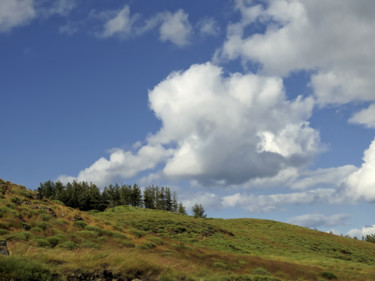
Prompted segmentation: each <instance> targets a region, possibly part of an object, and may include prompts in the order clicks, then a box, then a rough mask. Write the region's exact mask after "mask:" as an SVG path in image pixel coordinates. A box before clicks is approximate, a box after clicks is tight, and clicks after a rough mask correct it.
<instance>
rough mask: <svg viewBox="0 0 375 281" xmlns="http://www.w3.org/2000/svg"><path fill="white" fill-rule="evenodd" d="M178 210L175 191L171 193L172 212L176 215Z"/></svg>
mask: <svg viewBox="0 0 375 281" xmlns="http://www.w3.org/2000/svg"><path fill="white" fill-rule="evenodd" d="M177 209H178V203H177V194H176V191H173V196H172V210H171V211H172V212H173V213H177Z"/></svg>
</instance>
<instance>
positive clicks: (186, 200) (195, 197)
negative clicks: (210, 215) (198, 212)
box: [181, 192, 220, 212]
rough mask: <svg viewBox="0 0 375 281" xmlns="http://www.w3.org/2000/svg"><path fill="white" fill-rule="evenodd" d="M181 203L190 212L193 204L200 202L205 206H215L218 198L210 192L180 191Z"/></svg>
mask: <svg viewBox="0 0 375 281" xmlns="http://www.w3.org/2000/svg"><path fill="white" fill-rule="evenodd" d="M181 201H182V204H183V205H184V206H185V208H186V210H187V211H188V212H190V210H191V208H192V207H193V206H194V205H195V204H202V205H203V206H204V207H205V208H215V209H216V208H217V207H218V205H219V204H218V202H220V198H218V196H217V195H216V194H214V193H211V192H195V193H191V192H190V193H182V196H181Z"/></svg>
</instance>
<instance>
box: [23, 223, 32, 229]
mask: <svg viewBox="0 0 375 281" xmlns="http://www.w3.org/2000/svg"><path fill="white" fill-rule="evenodd" d="M22 228H23V229H25V230H30V229H31V226H30V225H29V224H28V223H25V222H23V223H22Z"/></svg>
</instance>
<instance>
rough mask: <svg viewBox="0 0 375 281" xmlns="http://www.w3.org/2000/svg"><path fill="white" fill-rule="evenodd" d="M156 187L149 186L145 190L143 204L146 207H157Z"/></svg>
mask: <svg viewBox="0 0 375 281" xmlns="http://www.w3.org/2000/svg"><path fill="white" fill-rule="evenodd" d="M155 192H156V190H155V187H154V186H148V187H146V188H145V189H144V190H143V204H144V206H145V208H146V209H155V208H156V206H155V201H156V200H155V199H156V198H155Z"/></svg>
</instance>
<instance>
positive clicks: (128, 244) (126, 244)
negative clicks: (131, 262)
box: [121, 240, 135, 248]
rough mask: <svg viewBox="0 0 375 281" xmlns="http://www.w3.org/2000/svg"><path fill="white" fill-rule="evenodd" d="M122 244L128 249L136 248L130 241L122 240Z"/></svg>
mask: <svg viewBox="0 0 375 281" xmlns="http://www.w3.org/2000/svg"><path fill="white" fill-rule="evenodd" d="M121 244H122V245H123V246H125V247H126V248H134V247H135V245H134V243H133V242H131V241H129V240H121Z"/></svg>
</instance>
